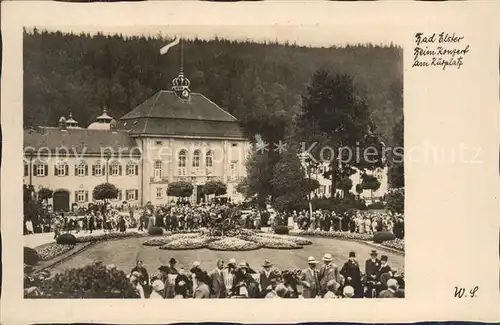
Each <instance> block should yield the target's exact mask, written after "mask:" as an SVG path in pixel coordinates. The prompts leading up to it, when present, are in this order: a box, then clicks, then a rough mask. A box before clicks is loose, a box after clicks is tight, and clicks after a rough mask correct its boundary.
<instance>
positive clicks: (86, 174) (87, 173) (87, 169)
mask: <svg viewBox="0 0 500 325" xmlns="http://www.w3.org/2000/svg"><path fill="white" fill-rule="evenodd" d="M88 175H89V165H87V164H86V165H85V176H88Z"/></svg>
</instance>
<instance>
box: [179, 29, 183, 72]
mask: <svg viewBox="0 0 500 325" xmlns="http://www.w3.org/2000/svg"><path fill="white" fill-rule="evenodd" d="M179 43H180V46H181V49H180V50H181V71H180V73H184V45H183V44H182V33H181V36H180V39H179Z"/></svg>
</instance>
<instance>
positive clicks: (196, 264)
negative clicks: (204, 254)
mask: <svg viewBox="0 0 500 325" xmlns="http://www.w3.org/2000/svg"><path fill="white" fill-rule="evenodd" d="M200 265H201V263H200V262H199V261H194V262H193V267H197V266H200Z"/></svg>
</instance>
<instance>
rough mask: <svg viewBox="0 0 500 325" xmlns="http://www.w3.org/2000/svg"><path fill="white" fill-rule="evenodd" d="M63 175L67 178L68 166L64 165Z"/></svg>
mask: <svg viewBox="0 0 500 325" xmlns="http://www.w3.org/2000/svg"><path fill="white" fill-rule="evenodd" d="M64 174H65V175H66V176H69V166H68V165H64Z"/></svg>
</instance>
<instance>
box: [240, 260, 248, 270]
mask: <svg viewBox="0 0 500 325" xmlns="http://www.w3.org/2000/svg"><path fill="white" fill-rule="evenodd" d="M238 267H239V268H240V269H248V265H247V263H246V262H241V263H240V264H238Z"/></svg>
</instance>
